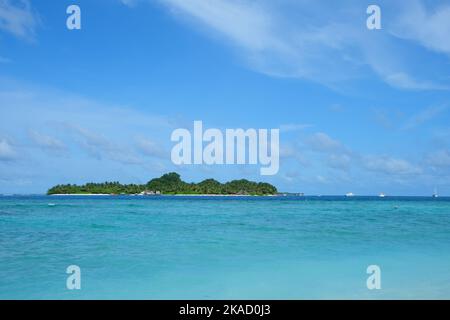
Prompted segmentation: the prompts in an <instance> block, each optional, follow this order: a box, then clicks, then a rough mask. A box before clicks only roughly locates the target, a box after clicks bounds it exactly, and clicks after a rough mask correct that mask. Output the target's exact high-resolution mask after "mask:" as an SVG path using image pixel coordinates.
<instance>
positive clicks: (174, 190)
mask: <svg viewBox="0 0 450 320" xmlns="http://www.w3.org/2000/svg"><path fill="white" fill-rule="evenodd" d="M277 192H278V191H277V188H275V187H274V186H273V185H271V184H269V183H264V182H259V183H258V182H253V181H249V180H246V179H241V180H233V181H230V182H226V183H220V182H219V181H217V180H214V179H206V180H203V181H201V182H200V183H187V182H184V181H183V180H181V177H180V175H179V174H178V173H176V172H171V173H166V174H164V175H163V176H161V177H159V178H155V179H152V180H150V181H149V182H148V183H147V184H143V185H140V184H120V183H119V182H103V183H92V182H91V183H86V184H84V185H81V186H79V185H75V184H65V185H57V186H54V187H52V188H50V189H49V190H48V192H47V194H49V195H52V194H140V193H147V194H148V193H161V194H169V195H170V194H211V195H212V194H220V195H273V194H276V193H277Z"/></svg>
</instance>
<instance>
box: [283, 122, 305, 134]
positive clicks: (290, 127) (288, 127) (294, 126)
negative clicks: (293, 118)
mask: <svg viewBox="0 0 450 320" xmlns="http://www.w3.org/2000/svg"><path fill="white" fill-rule="evenodd" d="M311 127H313V125H312V124H305V123H289V124H282V125H280V131H281V132H294V131H302V130H305V129H308V128H311Z"/></svg>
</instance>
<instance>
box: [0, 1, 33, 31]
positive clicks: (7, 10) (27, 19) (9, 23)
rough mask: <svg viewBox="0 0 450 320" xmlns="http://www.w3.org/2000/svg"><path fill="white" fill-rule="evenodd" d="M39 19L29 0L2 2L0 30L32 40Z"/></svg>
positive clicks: (0, 7) (0, 3)
mask: <svg viewBox="0 0 450 320" xmlns="http://www.w3.org/2000/svg"><path fill="white" fill-rule="evenodd" d="M38 24H39V19H38V17H37V15H36V13H35V12H34V11H33V9H32V8H31V3H30V2H29V1H28V0H18V1H11V0H0V30H3V31H6V32H8V33H11V34H13V35H15V36H17V37H22V38H28V39H32V38H33V37H34V35H35V31H36V28H37V26H38Z"/></svg>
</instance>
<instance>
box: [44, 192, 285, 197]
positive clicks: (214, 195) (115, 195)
mask: <svg viewBox="0 0 450 320" xmlns="http://www.w3.org/2000/svg"><path fill="white" fill-rule="evenodd" d="M47 196H57V197H64V196H80V197H82V196H88V197H94V196H110V197H117V196H130V197H167V196H169V197H277V196H278V195H276V194H267V195H251V194H160V195H140V194H108V193H56V194H49V195H47Z"/></svg>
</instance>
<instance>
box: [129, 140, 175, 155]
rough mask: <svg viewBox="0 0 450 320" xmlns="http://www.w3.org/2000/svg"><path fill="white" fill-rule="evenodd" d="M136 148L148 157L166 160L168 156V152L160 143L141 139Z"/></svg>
mask: <svg viewBox="0 0 450 320" xmlns="http://www.w3.org/2000/svg"><path fill="white" fill-rule="evenodd" d="M136 146H137V148H138V150H139V151H140V152H141V153H143V154H144V155H146V156H150V157H156V158H165V157H167V156H168V152H166V151H165V150H164V148H163V147H162V146H161V145H160V144H159V143H157V142H155V141H153V140H150V139H146V138H139V139H137V142H136Z"/></svg>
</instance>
